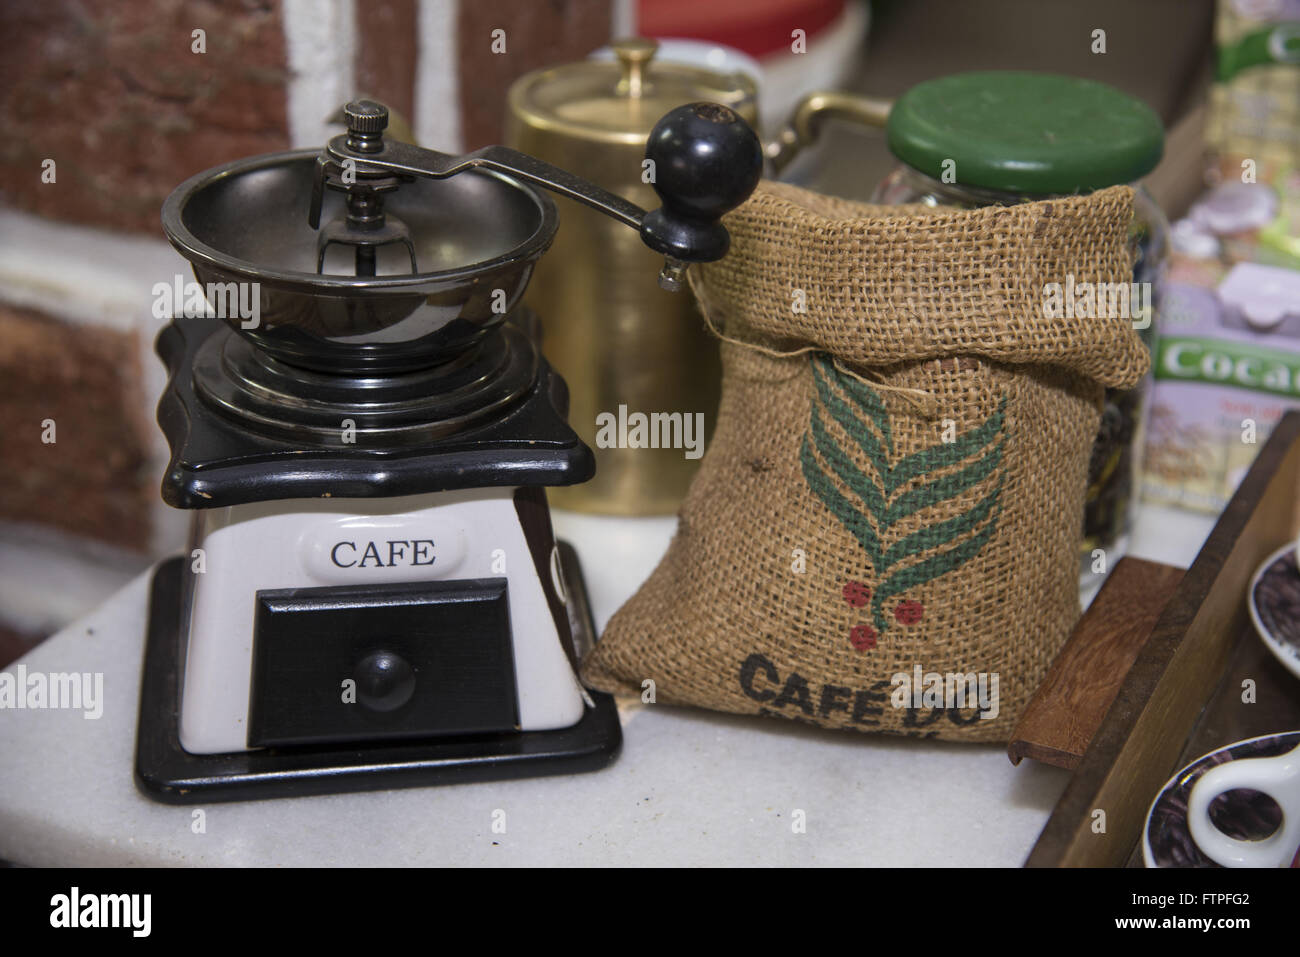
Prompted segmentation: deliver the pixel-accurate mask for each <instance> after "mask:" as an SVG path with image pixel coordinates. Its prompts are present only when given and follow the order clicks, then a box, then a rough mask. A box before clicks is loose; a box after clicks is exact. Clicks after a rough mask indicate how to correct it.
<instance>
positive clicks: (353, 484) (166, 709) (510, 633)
mask: <svg viewBox="0 0 1300 957" xmlns="http://www.w3.org/2000/svg"><path fill="white" fill-rule="evenodd" d="M345 115H346V118H347V122H348V131H347V133H346V134H343V135H340V136H337V137H335V138H334V139H332V140H331V141H330V142H329V143H328V144H327V145H326V146H325V148H324V149H322V150H320V151H311V150H309V151H294V152H285V153H275V154H270V155H266V156H259V157H254V158H251V159H246V160H239V161H236V162H233V163H229V164H227V165H225V166H221V167H218V168H216V169H213V170H209V171H207V172H205V173H201V174H199V175H198V176H195V177H193V178H192V179H190V180H188V181H187V182H185V183H183V184H182V185H181V186H180V187H178V188H177V189H176V191H175V192H174V193H172V195H171V196H170V197H169V198H168V200H167V202H166V204H165V206H164V208H163V226H164V228H165V230H166V232H167V235H168V237H169V239H170V240H171V242H172V244H173V245H174V246H175V247H176V248H177V249H178V250H179V251H180V252H181V253H182V254H183V255H184V256H185V257H186V258H187V259H188V260H189V261H190V262H191V263H192V264H193V268H194V274H195V277H196V279H197V280H198V282H199V284H200V285H201V286H202V287H203V289H204V290H205V296H206V299H207V303H208V306H209V309H208V311H207V312H206V313H205V314H203V315H198V316H178V317H175V318H174V319H173V321H172V322H171V323H170V324H169V325H168V326H167V328H166V329H164V330H163V332H162V334H161V335H160V337H159V341H158V351H159V354H160V355H161V356H162V358H163V360H164V362H165V363H166V364H167V366H168V369H169V372H170V381H169V383H168V387H167V390H166V392H165V393H164V395H163V397H162V400H161V402H160V404H159V410H158V420H159V424H160V426H161V427H162V429H163V431H164V433H165V434H166V436H167V439H168V442H169V444H170V446H171V450H172V459H171V463H170V466H169V468H168V472H167V475H166V477H165V478H164V480H163V489H162V491H163V498H164V499H165V500H166V501H167V502H168V503H169V504H171V505H174V506H176V507H180V508H188V509H193V510H194V523H193V528H194V531H193V540H192V543H191V548H190V552H189V555H188V556H187V557H186V558H185V559H184V560H182V559H175V560H173V561H171V562H169V563H166V564H164V565H163V566H161V567H160V569H159V570H158V572H157V574H156V575H155V579H154V586H153V592H152V605H151V613H150V623H149V634H148V638H147V643H146V655H145V666H144V681H143V689H142V695H141V711H140V721H139V728H138V733H137V749H136V778H137V781H138V783H139V784H140V786H141V788H142V789H143V790H144V791H145V793H147V794H149V795H150V796H152V797H155V798H157V799H159V800H163V801H167V802H172V803H185V802H192V801H213V800H238V799H245V798H255V797H274V796H282V795H303V794H314V793H328V792H336V791H347V790H367V789H375V788H389V787H399V786H411V785H425V784H439V783H445V782H451V781H464V780H482V779H489V778H501V777H510V776H520V775H532V774H543V773H556V772H561V771H576V770H586V769H591V768H596V767H600V766H602V765H603V764H605V763H607V762H608V761H609V760H610V759H612V757H613V756H614V754H615V753H616V752H617V749H618V746H619V743H620V741H621V735H620V731H619V726H618V717H617V713H616V712H615V710H614V707H613V703H612V701H611V700H610V699H609V698H608V697H607V696H605V695H601V694H594V693H589V692H587V691H586V690H585V689H583V688H582V687H581V686H580V685H579V683H578V680H577V677H576V671H575V668H576V663H577V660H578V658H579V657H580V655H581V654H582V651H583V646H584V643H587V642H589V641H590V640H591V638H592V636H591V624H590V619H589V614H588V612H587V610H586V605H585V593H584V590H583V586H582V579H581V575H580V573H579V571H578V568H577V564H576V559H575V557H574V555H573V553H572V550H571V549H568V548H567V547H566V546H564V545H563V544H562V543H560V544H557V543H556V542H555V540H554V538H553V535H552V532H551V525H550V516H549V513H548V510H547V506H546V495H545V488H546V487H547V486H555V485H565V484H572V483H576V482H581V481H585V480H586V479H587V478H589V477H590V476H591V474H592V471H593V467H594V466H593V460H592V455H591V451H590V449H588V448H587V447H586V446H585V445H583V444H582V443H581V442H580V441H579V440H578V438H577V436H576V435H575V434H574V433H573V431H572V430H571V429H570V428H569V427H568V425H567V423H566V422H565V412H566V408H565V407H566V404H567V397H566V391H565V387H564V383H563V381H562V380H560V379H559V377H558V376H556V375H555V374H554V373H553V372H552V371H551V370H550V368H549V366H548V365H547V363H546V361H545V359H544V358H542V356H541V355H540V352H539V350H538V348H537V344H536V342H535V341H534V336H533V331H534V327H535V325H536V322H535V317H533V316H531V315H530V314H529V313H528V312H527V310H526V309H525V308H524V307H522V306H521V305H520V300H521V298H522V295H523V291H524V288H525V286H526V285H527V283H528V279H529V277H530V275H531V273H532V270H533V267H534V265H535V264H536V262H537V260H538V259H539V257H540V256H542V254H543V253H545V251H546V249H547V247H548V246H549V245H550V243H551V240H552V238H553V237H554V235H555V231H556V229H557V228H558V225H559V224H558V221H557V216H556V213H555V208H554V205H553V204H552V202H551V201H550V200H549V199H548V198H547V197H546V195H545V194H544V193H542V192H539V191H538V190H537V189H536V188H535V187H537V186H541V187H543V188H545V189H547V190H551V191H555V192H558V193H561V194H563V195H566V196H569V197H571V198H573V199H576V200H579V201H580V202H583V203H585V204H587V205H589V206H591V207H593V208H595V209H597V210H599V211H600V212H602V213H605V214H607V215H609V216H611V217H613V218H614V219H616V220H618V221H621V222H623V223H625V224H626V225H628V226H629V227H632V228H634V229H637V230H638V231H639V232H640V235H641V237H642V239H643V241H644V242H645V243H646V244H647V245H648V246H650V247H651V248H652V249H655V250H656V251H658V252H660V253H662V254H663V255H664V257H665V265H664V270H663V273H662V274H661V277H660V280H661V284H662V285H664V286H665V288H668V289H670V290H675V289H677V288H679V287H680V285H681V283H682V274H683V272H684V270H685V269H686V267H687V265H688V264H689V263H691V262H700V261H709V260H713V259H717V258H720V257H721V256H723V255H725V253H726V251H727V246H728V243H729V238H728V236H727V233H726V230H725V229H724V228H723V227H722V226H721V224H720V222H719V220H720V218H721V216H722V214H723V213H725V212H726V211H728V210H730V209H731V208H733V207H734V206H736V205H737V204H739V203H740V202H742V201H743V200H744V199H745V198H746V197H747V196H748V195H749V193H750V192H751V191H752V190H753V188H754V186H755V185H756V183H757V181H758V178H759V175H760V170H761V163H762V156H761V148H760V146H759V143H758V140H757V138H756V137H755V136H754V133H753V131H752V130H750V129H749V127H748V126H747V125H745V123H744V121H743V120H741V119H740V118H739V117H738V116H736V114H734V113H733V112H731V111H730V110H729V109H727V108H726V107H722V106H718V105H716V104H704V103H699V104H693V105H691V106H686V107H681V108H679V109H677V110H674V111H672V112H671V113H669V114H668V115H666V116H665V117H664V118H663V119H662V120H661V121H660V123H659V124H658V125H657V126H656V127H655V129H654V131H653V132H652V134H651V136H650V138H649V140H648V142H647V150H646V159H647V161H648V162H647V169H651V170H653V171H654V174H655V176H654V179H655V189H656V191H657V192H658V194H659V196H660V198H661V199H662V200H663V207H662V208H661V209H658V210H655V211H653V212H649V213H647V212H646V211H644V210H642V209H640V208H639V207H637V206H634V205H632V204H630V203H628V202H626V201H624V200H622V199H620V198H618V197H616V196H614V195H612V194H610V193H607V192H605V191H604V190H601V189H600V188H598V187H596V186H594V185H592V184H590V183H588V182H585V181H583V180H581V179H579V178H577V177H575V176H572V175H571V174H568V173H566V172H564V171H563V170H560V169H558V168H556V167H553V166H550V165H548V164H546V163H543V162H541V161H539V160H536V159H534V158H532V157H529V156H527V155H524V154H522V153H518V152H515V151H513V150H508V149H505V148H503V147H496V146H494V147H487V148H485V149H482V150H479V151H477V152H474V153H470V154H468V155H465V156H449V155H447V154H443V153H438V152H434V151H431V150H425V149H420V148H418V147H415V146H412V145H409V144H405V143H399V142H393V141H385V139H384V136H383V131H384V129H385V127H386V124H387V110H385V109H384V107H382V106H381V105H379V104H376V103H372V102H369V101H362V102H359V103H352V104H349V105H348V107H347V109H346V110H345ZM236 304H238V305H239V306H240V307H241V308H234V306H235V305H236ZM557 318H558V320H559V321H562V319H563V317H557ZM222 320H224V321H222Z"/></svg>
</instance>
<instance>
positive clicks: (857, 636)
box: [849, 625, 876, 651]
mask: <svg viewBox="0 0 1300 957" xmlns="http://www.w3.org/2000/svg"><path fill="white" fill-rule="evenodd" d="M849 644H851V645H852V646H853V647H854V648H856V649H857V650H858V651H868V650H870V649H872V648H874V647H876V629H874V628H872V627H871V626H870V625H855V626H853V627H852V628H850V629H849Z"/></svg>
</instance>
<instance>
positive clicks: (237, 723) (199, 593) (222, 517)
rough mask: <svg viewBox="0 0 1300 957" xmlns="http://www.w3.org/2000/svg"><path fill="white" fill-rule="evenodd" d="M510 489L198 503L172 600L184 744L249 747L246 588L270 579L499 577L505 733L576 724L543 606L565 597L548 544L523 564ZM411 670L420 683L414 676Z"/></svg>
mask: <svg viewBox="0 0 1300 957" xmlns="http://www.w3.org/2000/svg"><path fill="white" fill-rule="evenodd" d="M514 493H515V489H513V488H488V489H472V490H466V491H457V492H441V493H434V494H426V495H414V496H405V497H400V498H389V499H351V500H348V499H298V500H290V501H274V502H262V503H254V504H249V505H235V506H230V507H227V508H216V509H205V510H201V511H199V512H198V513H197V514H196V517H195V531H194V542H193V546H192V549H191V556H190V563H189V570H188V572H187V574H188V576H189V578H190V583H189V589H188V597H189V601H188V608H187V609H186V610H185V611H183V614H184V615H187V616H188V618H187V620H188V623H189V627H188V639H187V645H186V655H185V666H184V682H183V689H182V696H181V714H180V739H181V744H182V746H183V747H184V749H185V750H186V751H188V752H190V753H192V754H219V753H226V752H232V751H243V750H247V749H249V748H250V745H249V743H248V736H249V710H250V694H251V689H252V675H253V670H254V636H255V627H256V622H255V618H256V605H257V601H256V599H257V595H258V593H259V592H267V591H278V590H284V589H311V588H326V587H334V588H336V587H340V586H367V585H378V584H388V583H402V582H437V581H444V582H446V581H455V580H496V579H502V578H504V579H505V594H506V596H507V605H508V610H509V621H510V643H511V650H512V656H513V665H514V669H513V670H514V682H515V694H516V709H517V715H518V730H521V731H534V730H546V729H555V728H565V727H569V726H572V725H574V724H575V723H577V722H578V721H579V719H581V718H582V715H583V709H584V695H583V691H582V688H581V686H580V685H579V684H578V681H577V678H576V676H575V675H574V671H573V667H572V664H571V662H570V657H569V654H568V652H567V651H566V649H565V647H564V645H563V644H562V642H561V638H560V635H559V632H558V629H557V627H556V622H555V619H554V616H553V615H552V611H551V606H550V604H549V603H548V597H549V598H550V599H552V600H558V602H559V603H560V604H561V605H566V603H567V601H568V596H567V592H566V589H565V586H564V582H563V579H562V575H561V571H560V567H559V562H558V560H557V557H556V554H555V552H554V548H553V546H552V549H551V553H550V555H549V559H548V561H547V562H546V564H547V565H548V566H549V567H542V568H539V567H538V563H536V562H535V561H534V558H533V555H532V553H531V552H530V549H529V544H528V541H527V539H526V536H525V532H524V529H523V527H522V525H521V522H520V519H519V517H518V514H517V510H516V508H515V504H514ZM322 640H325V639H324V637H322ZM418 670H419V669H417V671H418ZM416 678H417V685H419V686H423V685H424V684H425V681H424V680H422V679H423V678H424V676H421V675H419V674H417V676H416ZM348 680H349V675H348V674H346V673H340V674H336V675H328V674H322V675H321V677H320V681H319V682H317V683H316V684H315V685H313V686H312V688H311V693H312V694H319V695H322V696H327V697H328V696H332V697H333V698H334V699H335V700H345V696H346V694H347V691H348V688H347V685H346V682H347V681H348ZM272 693H275V692H274V689H272ZM348 706H350V707H364V705H363V704H362V703H353V704H351V705H348Z"/></svg>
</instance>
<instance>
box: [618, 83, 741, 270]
mask: <svg viewBox="0 0 1300 957" xmlns="http://www.w3.org/2000/svg"><path fill="white" fill-rule="evenodd" d="M645 156H646V159H648V160H650V161H651V162H652V163H653V164H654V165H653V167H651V169H652V170H653V176H654V188H655V192H656V193H658V194H659V198H660V199H661V200H663V206H662V207H661V208H659V209H656V210H654V211H653V212H649V213H647V214H646V215H645V218H644V220H643V221H642V224H641V239H642V240H643V241H644V242H645V244H646V245H647V246H649V247H650V248H651V249H653V250H655V251H656V252H660V253H663V254H664V255H665V256H667V257H669V258H670V259H677V260H680V261H682V262H712V261H713V260H715V259H721V258H722V257H723V256H725V255H726V254H727V247H728V246H730V245H731V237H730V236H729V235H727V230H726V229H725V228H724V227H723V225H722V223H721V219H722V215H723V214H724V213H726V212H728V211H730V210H732V209H735V208H736V207H737V206H739V205H740V204H741V203H743V202H744V201H745V200H746V199H748V198H749V194H750V193H752V192H753V191H754V187H755V186H757V185H758V180H759V177H760V176H762V174H763V147H762V144H760V143H759V141H758V136H757V135H755V133H754V131H753V130H752V129H750V127H749V124H748V123H746V122H745V121H744V120H743V119H742V118H741V117H740V116H739V115H737V113H736V112H735V111H734V110H731V109H729V108H728V107H725V106H722V105H720V104H718V103H690V104H688V105H686V106H679V107H677V109H675V110H672V111H671V112H669V113H666V114H664V116H663V117H662V118H661V119H660V120H659V122H658V123H656V124H655V128H654V129H653V130H651V131H650V138H649V139H648V140H646V148H645Z"/></svg>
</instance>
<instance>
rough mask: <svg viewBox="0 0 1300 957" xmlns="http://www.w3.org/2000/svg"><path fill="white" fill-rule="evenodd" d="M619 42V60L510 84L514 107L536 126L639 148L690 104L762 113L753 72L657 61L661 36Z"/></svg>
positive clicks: (751, 115)
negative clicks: (659, 123)
mask: <svg viewBox="0 0 1300 957" xmlns="http://www.w3.org/2000/svg"><path fill="white" fill-rule="evenodd" d="M613 48H614V54H615V57H616V58H615V59H614V60H581V61H579V62H577V63H566V64H564V65H562V66H557V67H549V68H546V69H542V70H535V71H533V72H532V73H529V74H526V75H525V76H522V77H520V78H519V79H518V80H516V81H515V82H514V84H513V85H512V86H511V87H510V108H511V110H512V111H513V112H514V114H515V115H516V116H517V117H519V118H520V119H521V120H523V121H524V122H525V123H527V124H528V125H530V126H533V127H536V128H540V129H547V130H551V131H553V132H556V133H559V134H562V135H566V136H572V137H574V138H575V139H581V140H588V141H592V142H601V143H621V144H629V145H633V146H641V145H643V144H644V143H645V138H646V136H647V135H648V134H649V132H650V130H651V129H652V128H653V127H654V125H655V123H656V122H657V121H658V120H659V118H660V117H661V116H663V115H664V113H666V112H668V111H669V110H671V109H673V108H674V107H678V106H681V105H682V104H683V103H693V102H696V101H700V100H704V101H707V102H711V103H721V104H723V105H725V106H729V107H731V108H732V109H733V110H735V111H736V112H737V113H739V114H740V115H741V116H743V117H745V118H746V119H748V120H750V121H751V122H752V121H753V120H754V119H755V116H756V111H757V107H756V103H757V90H756V89H755V86H754V81H753V80H752V79H751V78H750V77H748V76H746V75H745V74H743V73H731V74H721V73H715V72H713V71H711V70H705V69H701V68H699V67H694V66H688V65H686V64H682V63H669V62H662V61H656V60H655V59H654V55H655V52H656V51H657V50H658V48H659V44H658V43H656V42H655V41H654V40H646V39H641V38H633V39H627V40H619V41H617V42H615V43H614V44H613Z"/></svg>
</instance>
